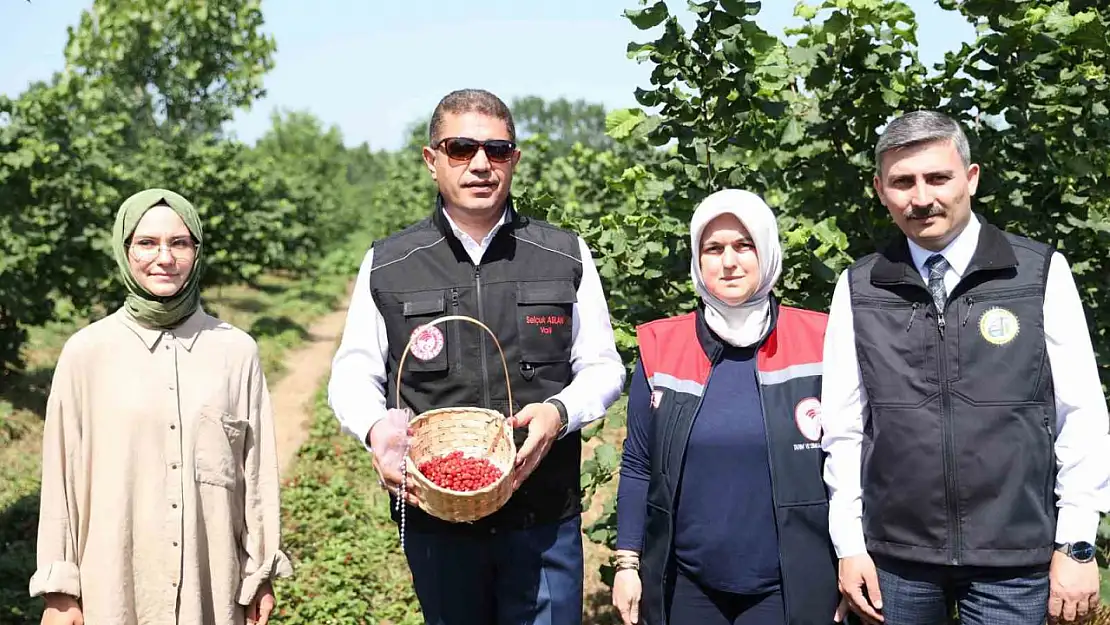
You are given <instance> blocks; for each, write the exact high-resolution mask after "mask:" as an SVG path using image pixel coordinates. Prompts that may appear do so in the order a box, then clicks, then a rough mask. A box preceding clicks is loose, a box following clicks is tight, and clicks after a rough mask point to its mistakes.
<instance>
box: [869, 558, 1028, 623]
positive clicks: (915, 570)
mask: <svg viewBox="0 0 1110 625" xmlns="http://www.w3.org/2000/svg"><path fill="white" fill-rule="evenodd" d="M874 559H875V566H876V567H877V568H878V570H879V590H880V591H881V592H882V595H883V610H882V614H883V617H884V620H885V622H886V623H887V624H888V625H943V624H944V623H951V622H953V621H952V613H953V610H952V608H953V607H955V608H956V610H957V611H958V612H959V617H960V620H959V623H960V625H1034V624H1037V623H1044V622H1045V618H1046V617H1047V615H1048V565H1047V564H1045V565H1044V566H1039V567H1020V568H1013V567H973V566H943V565H933V564H919V563H913V562H905V561H902V560H894V559H891V558H885V557H881V556H875V558H874Z"/></svg>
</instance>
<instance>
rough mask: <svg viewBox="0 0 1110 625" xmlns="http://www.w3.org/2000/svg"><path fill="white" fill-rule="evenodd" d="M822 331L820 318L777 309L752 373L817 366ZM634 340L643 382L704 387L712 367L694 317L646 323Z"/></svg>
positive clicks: (825, 321) (821, 315) (806, 312)
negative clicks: (671, 380)
mask: <svg viewBox="0 0 1110 625" xmlns="http://www.w3.org/2000/svg"><path fill="white" fill-rule="evenodd" d="M827 325H828V315H827V314H825V313H820V312H815V311H811V310H802V309H800V308H791V307H789V306H780V307H779V316H778V320H777V321H776V326H775V331H774V332H772V333H771V336H770V337H768V338H767V341H766V342H764V344H763V347H761V348H760V349H759V356H758V359H757V361H756V362H757V365H756V366H757V368H758V369H759V371H761V372H764V373H766V372H771V371H779V370H782V369H785V368H787V367H791V366H794V365H805V364H813V363H820V362H821V357H822V352H823V347H824V339H825V327H826V326H827ZM784 332H785V333H786V336H789V337H790V341H789V342H788V344H787V345H782V344H781V343H780V341H779V336H780V335H781V334H782V333H784ZM636 338H637V340H638V342H639V346H640V362H641V364H642V365H643V368H644V375H645V376H646V377H647V379H648V381H649V382H650V381H651V379H652V376H653V375H655V374H656V373H665V374H667V375H670V376H672V377H675V378H678V379H680V380H692V381H694V382H697V383H699V384H705V383H706V382H708V380H709V371H710V369H711V368H712V364H711V363H710V362H709V357H708V356H706V355H705V351H704V350H703V349H702V348H701V344H700V343H699V342H698V336H697V321H696V317H695V316H694V313H692V312H691V313H687V314H685V315H679V316H677V317H668V318H666V319H657V320H655V321H649V322H648V323H645V324H643V325H640V326H638V327H637V328H636Z"/></svg>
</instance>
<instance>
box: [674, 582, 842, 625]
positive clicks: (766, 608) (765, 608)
mask: <svg viewBox="0 0 1110 625" xmlns="http://www.w3.org/2000/svg"><path fill="white" fill-rule="evenodd" d="M670 604H671V605H670V611H669V614H668V616H667V623H668V625H785V624H786V606H785V605H784V604H783V601H782V592H780V591H778V590H776V591H774V592H771V593H766V594H762V595H738V594H734V593H730V592H722V591H720V590H714V589H712V588H705V587H704V586H701V585H700V584H698V583H697V582H696V581H694V580H692V579H690V578H689V577H687V576H686V575H684V574H683V573H682V572H681V571H679V572H678V576H677V578H676V579H675V585H674V594H673V595H672V596H671V601H670ZM829 622H830V623H831V622H832V614H830V615H829Z"/></svg>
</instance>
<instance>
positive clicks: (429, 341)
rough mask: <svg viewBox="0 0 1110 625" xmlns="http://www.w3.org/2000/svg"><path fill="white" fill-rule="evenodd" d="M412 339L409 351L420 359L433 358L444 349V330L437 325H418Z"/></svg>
mask: <svg viewBox="0 0 1110 625" xmlns="http://www.w3.org/2000/svg"><path fill="white" fill-rule="evenodd" d="M410 340H411V341H412V346H411V347H410V348H409V351H410V352H412V355H413V357H414V358H417V359H419V360H431V359H433V358H435V357H436V356H438V355H439V353H440V352H441V351H443V343H444V341H443V332H440V330H439V328H437V327H435V326H417V327H416V328H415V329H414V330H413V331H412V338H411V339H410Z"/></svg>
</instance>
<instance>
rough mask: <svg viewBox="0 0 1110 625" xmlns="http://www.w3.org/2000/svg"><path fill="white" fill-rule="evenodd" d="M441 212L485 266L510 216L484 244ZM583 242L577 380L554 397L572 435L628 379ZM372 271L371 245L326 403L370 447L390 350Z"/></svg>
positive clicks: (575, 333) (576, 318)
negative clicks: (372, 284)
mask: <svg viewBox="0 0 1110 625" xmlns="http://www.w3.org/2000/svg"><path fill="white" fill-rule="evenodd" d="M441 210H443V209H441ZM443 214H444V216H446V217H447V223H448V224H449V225H450V227H451V231H452V232H453V233H454V234H455V236H456V237H457V238H458V239H459V241H460V242H461V243H462V245H463V248H464V249H465V250H466V252H467V254H468V255H469V256H470V259H471V260H472V261H473V262H474V264H475V265H478V264H480V263H481V260H482V255H483V254H485V252H486V249H487V248H489V245H490V243H491V242H492V241H493V237H494V235H496V234H497V231H498V230H499V229H500V228H501V227H502V226H503V225H505V224H506V223H508V221H509V219H510V216H509V213H508V211H505V212H504V213H503V214H502V217H501V220H500V221H499V222H498V223H497V225H495V226H494V227H493V228H492V229H491V230H490V232H489V234H487V235H486V236H485V237H483V238H482V240H481V241H480V242H479V241H475V240H474V239H473V238H472V237H471V236H470V235H468V234H466V233H465V232H463V231H462V230H460V229H459V227H458V225H457V224H456V223H455V222H454V220H452V219H451V217H450V215H448V214H447V211H446V210H444V211H443ZM514 236H515V234H514ZM578 245H579V248H580V253H581V263H582V280H581V282H580V283H579V285H578V297H577V299H578V301H577V302H575V304H574V314H573V315H572V316H573V320H572V328H571V332H572V337H573V338H572V343H571V350H570V364H571V372H572V375H573V376H574V377H573V380H572V381H571V383H570V384H569V385H567V387H566V388H565V389H563V390H562V391H561V392H559V393H557V394H555V395H553V397H554V398H556V399H558V400H559V401H561V402H562V403H563V405H564V406H566V409H567V417H568V423H567V433H568V434H569V433H571V432H576V431H578V430H580V429H581V428H583V427H585V426H586V425H588V424H590V423H591V422H593V421H596V420H597V419H600V418H601V417H603V416H604V415H605V411H606V409H607V408H608V407H609V405H610V404H612V403H613V402H614V401H616V400H617V398H619V397H620V394H621V389H622V388H623V387H624V378H625V371H624V365H623V364H622V363H621V359H620V355H619V354H618V353H617V348H616V343H615V340H614V338H613V326H612V324H611V323H610V320H609V307H608V305H607V304H606V302H605V294H604V292H603V291H602V287H601V278H600V277H599V276H598V273H597V268H596V267H595V266H594V263H593V257H592V256H591V254H590V249H589V247H588V246H587V245H586V242H585V241H584V240H583V239H582V237H578ZM373 266H374V250H373V248H371V249H370V250H369V251H368V252H367V253H366V256H365V258H364V259H363V261H362V266H361V267H360V268H359V272H358V277H357V278H356V279H355V288H354V294H353V295H352V297H351V303H350V307H349V308H348V310H347V323H346V327H345V328H344V330H343V338H342V340H341V341H340V344H339V350H338V351H337V352H336V354H335V357H334V359H333V360H332V372H331V379H330V380H329V382H328V403H329V405H330V406H331V408H332V410H333V411H334V412H335V416H336V418H337V419H338V420H339V423H340V426H341V427H342V429H343V431H345V432H347V433H348V434H351V435H352V436H354V437H355V438H357V439H358V440H360V441H362V442H363V445H365V446H366V447H367V449H369V444H368V443H367V442H366V439H367V435H368V434H369V432H370V428H371V427H373V425H374V424H375V423H377V422H378V420H379V419H381V418H382V417H384V416H385V414H386V407H385V406H386V402H385V395H384V394H383V388H384V385H385V382H386V377H385V376H386V371H385V363H386V358H387V356H388V353H389V343H388V339H387V336H386V331H385V323H384V321H383V320H382V317H381V315H380V313H379V311H378V307H377V304H375V302H374V298H373V296H372V295H371V293H370V272H371V270H372V268H373Z"/></svg>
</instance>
